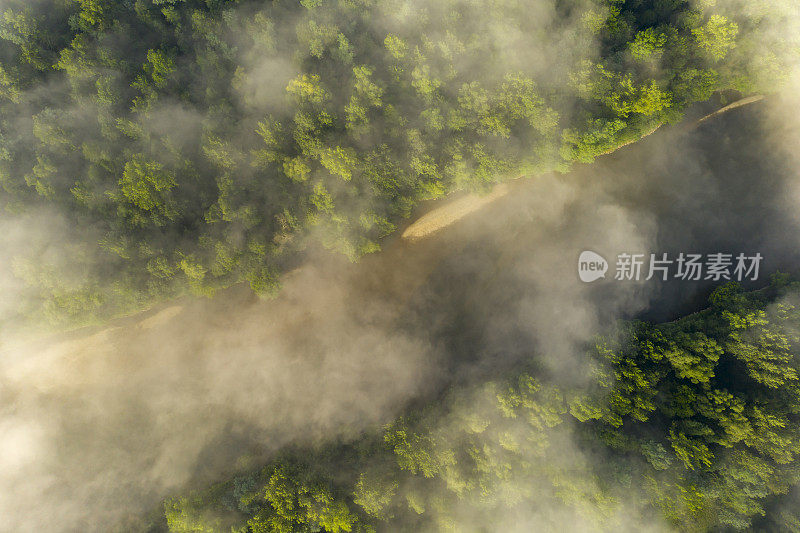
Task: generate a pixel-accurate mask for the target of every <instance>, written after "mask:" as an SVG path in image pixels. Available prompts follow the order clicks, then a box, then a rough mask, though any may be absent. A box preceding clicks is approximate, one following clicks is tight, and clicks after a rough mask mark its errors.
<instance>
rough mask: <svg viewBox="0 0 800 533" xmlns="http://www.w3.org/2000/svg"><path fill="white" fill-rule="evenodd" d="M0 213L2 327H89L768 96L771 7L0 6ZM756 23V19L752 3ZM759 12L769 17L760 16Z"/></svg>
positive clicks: (226, 0) (674, 1)
mask: <svg viewBox="0 0 800 533" xmlns="http://www.w3.org/2000/svg"><path fill="white" fill-rule="evenodd" d="M0 9H1V10H2V11H1V12H0V186H1V187H2V188H1V189H0V190H1V191H2V195H0V206H1V207H2V210H3V213H4V215H3V216H4V220H10V221H13V223H14V224H15V227H24V228H26V230H25V231H24V232H19V231H16V232H3V233H4V234H5V235H4V239H6V240H7V241H8V243H10V244H7V245H6V248H8V249H10V250H11V252H10V257H9V258H8V260H7V261H5V262H4V264H3V265H2V270H3V271H2V278H3V279H5V278H8V279H12V280H14V284H13V286H14V294H15V295H16V298H15V300H16V305H15V307H14V310H13V313H10V314H8V316H4V317H3V321H4V323H5V324H6V325H8V326H9V327H11V325H13V326H14V327H17V328H23V327H25V326H29V325H32V324H35V325H36V327H41V326H42V324H49V325H50V326H49V327H51V328H55V329H61V330H63V329H69V328H72V327H75V326H81V325H86V324H93V323H99V322H103V321H106V320H108V318H109V317H116V316H122V315H126V314H130V313H133V312H135V311H139V310H142V309H146V308H148V307H151V306H152V305H154V304H156V303H158V302H162V301H164V300H167V299H170V298H174V297H177V296H181V295H187V294H193V295H211V294H213V293H214V292H215V291H217V290H219V289H221V288H224V287H228V286H231V285H234V284H238V283H242V282H244V283H248V284H249V286H250V287H251V288H252V290H253V291H255V292H256V293H258V294H263V295H271V294H274V293H275V291H277V290H278V288H279V285H280V276H281V274H282V273H285V272H287V271H288V270H291V269H293V268H295V267H296V266H297V265H299V264H301V263H302V262H303V261H304V260H305V258H306V257H307V256H308V254H309V252H310V251H313V250H316V249H322V250H332V251H334V253H342V254H345V255H346V256H347V257H349V258H351V259H352V260H356V259H358V258H359V257H361V256H363V255H364V254H367V253H370V252H375V251H377V250H378V249H379V248H380V246H381V243H382V242H383V241H384V240H385V239H386V238H387V237H388V236H389V235H391V234H392V233H393V232H394V230H395V229H396V228H397V227H398V226H399V225H402V224H403V221H404V220H406V219H408V218H409V217H410V216H411V215H412V214H413V213H414V209H415V207H417V206H418V205H419V204H420V203H421V202H423V201H426V200H432V199H436V198H440V197H443V196H445V195H447V194H449V193H451V192H453V191H459V190H466V191H477V192H484V191H487V190H489V189H490V188H491V186H492V185H493V184H494V183H496V182H499V181H503V180H508V179H513V178H518V177H520V176H535V175H537V174H541V173H543V172H547V171H565V170H567V169H569V168H570V167H571V166H572V165H573V164H575V163H588V162H591V161H592V160H593V159H594V158H596V157H597V156H598V155H600V154H604V153H608V152H611V151H613V150H614V149H615V148H616V147H618V146H621V145H623V144H626V143H629V142H631V141H633V140H636V139H638V138H639V137H641V136H642V135H644V134H646V133H649V132H651V131H652V130H653V129H654V128H656V127H657V126H658V125H660V124H665V123H675V122H677V121H679V119H680V118H681V117H682V116H683V115H684V113H685V112H686V111H687V109H689V106H690V105H692V104H693V103H696V102H704V101H708V100H709V99H711V98H712V97H714V98H716V100H717V101H718V102H720V103H723V104H724V103H726V102H728V101H730V100H732V99H735V98H737V97H738V96H739V95H748V94H754V93H759V92H770V91H774V90H776V89H777V88H778V87H779V86H780V84H781V82H782V81H783V80H784V78H785V77H786V75H787V72H788V70H787V69H788V68H789V63H790V62H791V58H793V57H795V53H796V52H797V50H796V48H793V46H794V45H793V44H791V43H790V42H785V41H784V40H782V39H780V38H779V37H774V38H771V39H770V38H769V35H770V34H769V33H768V30H767V25H768V24H775V23H776V22H778V23H779V22H780V20H781V19H780V16H781V15H780V12H779V10H778V13H779V14H778V16H777V21H776V20H775V17H776V15H775V10H772V9H770V8H768V6H766V5H764V6H763V7H762V6H760V5H758V6H756V5H753V6H750V7H749V8H748V9H745V10H739V9H735V6H734V8H730V6H727V7H726V6H724V5H720V6H717V7H715V2H713V1H712V2H709V1H704V2H698V3H692V2H687V1H685V0H659V1H657V2H646V1H642V0H628V1H626V0H596V1H578V0H558V1H553V2H539V3H533V4H532V3H531V2H528V1H523V0H496V1H492V2H489V3H486V2H479V1H475V0H445V1H437V2H423V1H408V0H390V1H377V0H335V1H334V0H331V1H328V0H301V1H299V2H296V1H289V0H274V1H269V2H265V1H254V0H119V1H114V2H108V1H103V0H34V1H31V0H4V2H3V3H1V4H0ZM770 17H772V18H770ZM768 19H769V20H768Z"/></svg>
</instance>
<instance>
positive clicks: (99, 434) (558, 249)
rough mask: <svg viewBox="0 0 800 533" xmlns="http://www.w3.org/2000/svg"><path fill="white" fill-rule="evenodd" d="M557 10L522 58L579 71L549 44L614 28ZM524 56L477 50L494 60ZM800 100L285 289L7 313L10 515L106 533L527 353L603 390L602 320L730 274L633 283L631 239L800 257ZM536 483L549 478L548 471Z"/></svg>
mask: <svg viewBox="0 0 800 533" xmlns="http://www.w3.org/2000/svg"><path fill="white" fill-rule="evenodd" d="M404 4H405V5H406V7H407V9H412V8H413V7H414V4H415V3H413V2H412V3H408V2H406V3H404ZM731 5H732V7H731V9H735V8H736V5H734V3H732V4H731ZM737 5H738V4H737ZM542 6H543V7H542V8H541V9H542V12H541V13H539V14H538V15H539V19H540V20H542V29H541V31H542V32H543V33H542V39H544V40H545V41H547V42H548V43H549V44H548V47H549V48H548V49H547V50H545V51H544V52H542V51H540V52H539V53H536V54H534V53H533V52H531V54H530V55H528V54H520V55H513V54H510V53H508V50H510V49H514V48H516V47H517V46H518V39H520V38H521V37H520V36H515V35H498V36H495V37H494V41H495V42H497V43H498V47H499V52H498V54H499V55H500V56H503V55H507V56H508V57H510V58H513V61H514V62H520V63H524V64H525V65H527V66H528V67H527V68H531V69H533V70H536V71H537V72H549V71H552V72H553V76H554V78H553V79H554V80H557V79H558V75H559V68H560V66H561V65H562V63H561V61H560V60H559V61H548V60H547V58H552V57H554V56H557V55H558V53H557V51H558V50H561V49H564V48H565V49H567V50H569V51H570V52H571V53H572V54H574V55H575V56H580V57H583V56H586V55H591V54H592V53H593V52H592V51H591V50H592V46H591V44H592V43H591V40H590V39H589V38H587V37H586V36H584V35H576V34H575V33H572V29H569V31H564V32H563V33H561V34H560V37H561V39H560V40H557V41H549V40H548V39H550V36H551V34H549V33H547V30H548V29H549V28H551V27H552V25H553V19H554V18H555V17H556V15H555V13H554V12H553V11H552V10H551V7H552V6H551V5H550V4H549V3H548V4H542ZM0 9H2V0H0ZM398 13H402V10H399V11H398ZM398 19H399V20H398ZM402 22H403V21H402V17H400V16H399V15H398V16H397V18H396V19H391V18H387V20H385V21H379V22H378V23H379V24H385V25H386V26H387V28H392V29H393V30H395V31H398V32H399V31H403V28H402ZM567 26H569V25H567ZM576 27H577V25H576ZM570 28H571V27H570ZM406 31H413V29H408V30H406ZM575 31H578V30H577V29H575ZM567 41H569V42H567ZM244 57H245V58H246V61H247V62H248V65H249V66H248V67H247V68H246V69H245V70H246V73H245V74H244V75H243V77H242V79H241V80H240V81H241V86H240V90H241V94H242V98H243V101H245V102H246V103H247V105H249V106H252V108H253V109H254V114H255V113H256V111H257V112H259V113H260V112H263V111H264V110H267V109H271V110H275V109H277V108H278V107H279V106H280V105H283V104H282V103H281V102H279V101H277V100H276V99H274V98H273V97H272V96H273V94H272V89H271V88H272V87H273V85H274V87H280V88H282V87H284V86H285V80H286V79H290V78H291V77H293V76H294V75H295V72H294V68H295V67H294V66H293V65H292V63H291V61H289V60H288V59H287V60H285V61H284V60H276V59H275V58H270V59H269V60H268V61H266V62H265V61H262V57H261V56H260V55H259V54H258V53H251V54H245V55H244ZM572 60H573V59H569V60H567V59H565V60H564V63H563V64H567V63H569V62H571V61H572ZM276 61H277V62H276ZM531 65H533V67H531ZM513 66H514V65H510V66H509V65H492V68H489V67H487V66H480V67H478V66H476V77H481V78H483V77H491V76H493V75H494V72H493V70H494V68H497V72H504V71H505V70H506V69H507V68H510V67H513ZM553 83H554V84H557V83H558V82H557V81H553ZM265 84H266V85H265ZM265 87H266V88H267V89H264V88H265ZM798 105H800V101H798V92H797V91H796V90H795V86H794V85H790V89H789V90H787V91H785V92H784V93H783V94H781V95H773V96H769V97H768V98H766V99H765V100H764V101H762V102H758V103H754V104H751V105H748V106H745V107H743V108H741V109H737V110H733V111H730V112H728V113H726V114H724V115H722V116H720V117H716V118H714V119H712V120H709V121H707V122H705V123H703V124H702V125H700V126H699V127H696V128H692V127H689V124H690V122H691V120H690V121H688V122H685V123H683V124H679V125H675V126H664V127H662V128H661V129H660V130H659V131H657V132H656V133H654V134H653V135H651V136H649V137H647V138H646V139H644V140H642V141H640V142H638V143H636V144H634V145H630V146H628V147H626V148H623V149H622V150H620V151H618V152H617V153H615V154H612V155H609V156H604V157H602V158H600V159H599V160H598V161H597V162H595V163H593V164H591V165H586V166H581V167H578V168H576V169H574V170H573V171H571V172H569V173H566V174H556V173H553V174H546V175H542V176H536V177H533V178H529V179H528V178H525V179H519V180H515V181H513V182H512V183H511V184H510V185H509V189H510V192H509V193H508V194H506V195H504V196H502V197H501V198H499V199H497V200H495V201H493V202H491V203H489V204H487V205H486V206H484V207H482V208H481V209H480V210H478V211H476V212H474V213H472V214H470V215H469V216H467V217H465V218H464V219H462V220H460V221H458V222H457V223H455V224H454V225H452V226H449V227H447V228H445V229H443V230H441V231H439V232H437V233H435V234H434V235H431V236H428V237H426V238H424V239H421V240H419V241H415V242H408V241H404V240H403V239H401V238H400V237H399V236H395V237H390V238H388V239H387V240H386V242H385V243H384V250H383V251H381V252H380V253H378V254H374V255H371V256H367V257H365V258H364V259H362V260H361V261H360V262H358V263H355V264H354V263H351V262H349V261H347V260H346V259H345V258H343V257H341V256H338V255H336V254H334V253H332V252H328V251H323V250H315V251H314V252H313V253H312V254H310V257H309V258H308V261H307V263H306V264H304V265H302V266H300V267H299V268H298V269H296V270H294V271H292V272H290V273H289V274H287V275H286V276H285V277H284V279H283V287H282V289H281V292H280V294H279V295H278V296H277V297H276V298H275V299H267V300H262V299H259V298H256V297H255V296H253V295H252V294H251V293H250V291H249V290H248V289H246V288H245V287H242V286H235V287H233V288H230V289H227V290H224V291H220V292H219V293H218V294H216V295H215V296H214V297H213V298H209V299H203V298H194V297H185V298H181V299H178V300H175V301H171V302H167V303H165V304H163V305H160V306H158V307H157V308H155V309H152V310H150V311H148V312H145V313H142V314H137V315H134V316H132V317H130V318H126V319H117V320H115V321H112V322H111V323H109V324H108V325H104V326H96V327H91V328H84V329H81V330H77V331H73V332H68V333H60V334H55V335H46V336H45V335H42V336H40V337H36V336H33V337H31V335H30V334H28V335H26V336H25V337H24V338H23V337H22V336H21V335H18V333H19V332H18V331H17V330H16V328H17V324H15V323H14V322H5V323H4V324H5V330H4V331H3V335H4V337H3V338H4V341H5V344H4V345H3V353H2V354H1V355H0V517H2V520H0V521H1V522H2V523H0V530H2V531H14V532H17V531H20V532H21V531H53V532H57V531H106V530H109V529H110V528H111V527H113V526H114V525H115V524H117V523H119V522H120V521H124V520H125V519H126V517H129V516H134V515H139V514H141V513H146V512H149V511H150V510H152V509H153V508H155V507H157V506H158V504H159V502H160V501H161V500H162V499H163V498H165V497H167V496H170V495H174V494H177V493H180V492H182V491H185V490H187V489H190V488H198V487H203V486H205V485H206V484H208V483H211V482H213V481H217V480H220V479H224V478H225V477H226V476H228V475H230V474H232V473H234V472H238V471H243V470H246V469H248V468H255V467H257V466H259V465H261V464H263V463H264V462H266V461H268V460H269V458H270V457H273V456H274V454H275V452H276V451H277V450H279V449H280V448H281V447H284V446H287V445H300V446H314V445H319V444H321V443H329V442H335V441H337V440H340V441H349V440H353V439H355V438H357V437H358V436H359V435H360V434H361V433H362V432H364V431H367V430H374V429H375V428H378V427H380V425H382V424H385V423H387V422H389V421H391V420H392V419H393V418H394V417H396V416H398V415H399V414H401V413H403V412H404V411H405V410H406V409H407V408H409V407H410V406H414V405H418V403H420V402H424V401H429V400H431V399H435V398H438V397H439V396H440V395H441V393H442V391H444V390H446V389H447V388H448V387H450V386H458V387H460V388H462V389H463V390H466V391H469V392H467V394H471V393H472V392H471V391H473V390H474V389H475V388H477V387H478V386H479V385H480V384H481V383H483V382H485V381H486V380H489V379H495V378H502V377H505V376H506V375H509V374H513V372H514V371H515V369H516V368H518V367H519V365H521V364H525V365H533V366H535V367H536V368H537V369H539V371H540V372H542V373H543V374H546V375H548V376H550V377H551V378H552V379H554V380H556V381H557V382H559V383H564V384H569V385H580V384H581V383H582V382H583V381H584V380H585V379H587V374H586V372H587V371H586V368H585V361H584V360H583V358H584V353H583V351H584V348H585V346H586V344H587V343H589V342H591V340H592V339H593V338H594V337H595V335H597V334H599V333H602V332H603V331H605V330H606V328H608V327H610V326H611V325H612V324H613V323H614V322H615V321H616V320H618V319H630V318H641V319H646V320H653V321H666V320H672V319H674V318H676V317H678V316H681V315H682V314H686V313H690V312H693V311H696V310H698V309H700V308H702V307H703V305H704V302H705V300H706V298H707V296H708V294H709V293H710V291H711V290H712V289H713V287H714V286H716V284H715V283H712V282H709V281H698V282H690V281H681V280H670V281H669V282H666V283H663V282H660V281H657V280H651V281H639V282H635V281H617V280H614V279H613V278H614V272H613V269H614V258H615V257H616V255H617V254H619V253H623V252H627V253H644V254H647V255H648V256H649V254H650V253H654V254H658V255H660V254H661V253H668V254H670V256H671V257H674V256H675V255H677V254H678V253H680V252H684V253H703V254H708V253H716V252H723V253H731V254H734V255H736V254H738V253H740V252H741V253H746V254H753V253H756V252H758V253H760V254H761V255H762V256H763V257H764V262H763V263H762V265H761V272H760V276H759V279H758V280H757V281H753V282H750V283H747V284H746V286H747V287H749V288H759V287H762V286H764V285H766V283H767V282H768V278H769V275H770V274H772V273H775V272H779V271H789V272H795V271H797V270H798V268H800V246H798V244H800V243H798V235H800V215H798V200H799V199H800V160H798V155H797V151H796V147H797V146H798V145H799V144H800V122H797V121H796V120H795V117H793V115H796V113H794V111H795V110H796V109H798ZM564 111H568V110H564ZM704 111H705V109H697V110H694V112H695V114H697V115H700V114H702V113H703V112H704ZM154 117H155V118H154V119H153V120H152V121H151V122H150V124H149V125H150V126H151V127H152V131H153V132H154V135H166V133H165V131H171V132H172V133H170V135H172V137H173V138H178V139H179V140H180V138H179V137H180V136H179V133H180V130H181V129H182V128H184V127H185V126H186V125H187V124H192V123H194V122H195V121H197V120H199V119H198V118H197V117H196V116H195V115H194V114H193V113H192V111H191V110H180V109H178V108H177V107H176V108H174V109H170V110H169V111H168V112H164V111H163V110H159V112H157V113H155V115H154ZM176 124H178V125H176ZM172 130H175V131H172ZM187 135H188V134H187ZM176 136H177V137H176ZM181 142H185V143H187V144H188V143H190V142H191V140H190V139H189V138H186V139H183V140H181ZM509 142H514V139H510V140H509ZM76 231H77V232H78V233H80V231H86V232H91V231H92V230H91V228H79V229H78V230H76ZM399 233H401V232H398V235H399ZM0 235H2V237H1V238H0V245H1V246H2V247H3V251H4V254H3V256H4V257H11V256H12V255H14V252H16V251H17V250H19V249H20V248H25V249H26V250H27V251H28V252H29V255H30V256H32V257H42V256H46V255H47V254H48V253H52V251H51V250H50V249H49V247H48V243H47V241H48V240H52V241H64V240H69V239H70V238H76V232H75V231H72V229H70V228H64V223H63V222H61V221H60V218H59V215H58V214H57V213H51V212H41V213H37V215H36V216H35V217H34V218H33V220H30V219H22V218H9V219H6V220H3V221H2V223H0ZM39 238H41V239H44V242H38V241H37V239H39ZM584 250H592V251H595V252H598V253H600V254H601V255H603V256H604V257H605V258H606V259H608V260H609V262H610V263H611V265H610V270H609V273H608V275H607V276H606V279H604V280H598V281H597V282H594V283H591V284H586V283H582V282H581V281H580V280H579V278H578V273H577V261H578V256H579V255H580V253H581V252H582V251H584ZM56 259H57V260H64V261H68V259H69V258H63V257H59V258H56ZM65 268H66V267H65ZM2 272H3V273H2V276H0V289H2V290H3V294H4V298H3V300H2V302H0V314H5V313H4V310H6V309H8V310H14V311H16V310H18V307H19V306H23V305H26V304H25V301H24V298H25V295H26V294H27V293H26V292H25V291H26V290H28V289H26V288H25V287H26V285H25V284H24V283H23V281H21V280H20V279H19V276H18V275H15V270H14V269H13V268H12V269H9V268H8V265H5V266H4V268H3V271H2ZM16 272H17V273H18V269H17V271H16ZM73 273H74V275H76V276H83V275H86V272H84V271H81V270H78V269H76V270H75V271H74V272H73ZM9 312H10V311H9ZM452 416H454V417H457V416H458V413H457V412H456V413H454V414H452ZM447 423H448V419H447V418H445V419H444V420H443V421H442V431H446V430H447ZM569 429H570V428H565V429H564V430H563V431H562V432H560V433H559V434H558V435H557V437H556V438H557V439H559V440H558V443H559V445H558V448H559V450H560V452H561V455H560V458H561V461H563V465H569V466H570V467H571V468H575V469H581V468H589V467H590V466H591V462H592V461H593V460H594V459H595V458H591V457H584V456H582V455H581V453H580V452H579V451H578V449H577V446H575V445H574V443H573V442H572V441H571V434H570V431H569ZM512 482H513V483H515V484H518V485H519V486H524V487H525V490H528V491H535V490H542V491H544V490H545V488H544V485H543V484H542V485H540V483H542V480H540V479H537V480H513V481H512ZM517 488H519V487H517ZM544 501H549V500H544ZM455 514H456V515H457V516H459V517H460V520H463V521H464V523H470V524H473V525H476V524H478V525H483V526H485V527H487V528H490V529H491V530H494V531H528V530H531V529H533V528H536V527H538V526H540V525H541V524H547V525H549V526H550V527H570V530H574V531H578V530H581V529H580V528H583V529H582V530H585V531H592V530H593V529H592V528H593V527H594V526H592V525H591V524H590V523H589V522H587V523H586V524H578V523H576V522H574V521H573V520H574V519H575V517H574V516H569V515H566V514H563V513H562V512H561V511H560V510H559V509H557V508H547V507H545V506H541V507H535V506H534V507H532V508H531V510H530V512H529V513H526V514H524V516H505V517H501V516H497V515H491V516H486V515H485V514H480V513H477V512H474V510H469V509H463V510H457V512H456V513H455ZM654 520H655V519H654V518H653V517H650V516H648V515H647V513H646V511H643V510H641V509H638V508H635V504H634V503H629V502H625V501H621V502H620V504H619V506H618V509H617V510H616V512H615V514H614V516H612V517H611V518H610V519H609V522H608V523H609V524H612V525H613V528H612V526H609V528H611V529H609V530H612V529H613V530H629V531H644V530H646V529H645V528H651V529H652V530H653V531H661V530H665V529H666V527H665V526H662V525H661V524H660V523H658V522H655V521H654Z"/></svg>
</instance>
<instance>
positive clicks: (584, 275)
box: [578, 251, 764, 283]
mask: <svg viewBox="0 0 800 533" xmlns="http://www.w3.org/2000/svg"><path fill="white" fill-rule="evenodd" d="M763 259H764V258H763V256H762V255H761V254H760V253H755V254H752V255H747V254H744V253H740V254H738V255H734V254H726V253H713V254H706V255H702V254H687V253H683V252H681V253H680V254H678V255H677V256H673V257H670V256H669V254H666V253H662V254H632V253H621V254H618V255H617V260H616V263H615V274H614V279H615V280H616V281H642V280H644V281H649V280H651V279H653V278H658V279H660V280H662V281H667V280H668V279H680V280H686V281H700V280H707V281H732V280H735V281H744V280H752V281H756V280H758V275H759V270H760V266H761V261H762V260H763ZM608 268H609V266H608V262H607V261H606V260H605V259H604V258H603V256H601V255H600V254H598V253H595V252H590V251H585V252H583V253H581V255H580V258H579V259H578V275H579V276H580V278H581V281H583V282H585V283H591V282H593V281H596V280H598V279H600V278H605V273H606V271H608Z"/></svg>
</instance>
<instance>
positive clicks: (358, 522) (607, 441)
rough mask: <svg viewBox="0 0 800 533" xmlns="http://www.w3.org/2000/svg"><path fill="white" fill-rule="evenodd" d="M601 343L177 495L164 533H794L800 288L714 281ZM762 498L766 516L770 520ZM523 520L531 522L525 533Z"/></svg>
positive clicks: (799, 454)
mask: <svg viewBox="0 0 800 533" xmlns="http://www.w3.org/2000/svg"><path fill="white" fill-rule="evenodd" d="M710 304H711V305H710V307H709V308H708V309H706V310H704V311H702V312H699V313H696V314H693V315H690V316H687V317H685V318H682V319H680V320H677V321H675V322H671V323H666V324H661V325H651V324H646V323H640V322H633V323H624V324H622V325H620V327H619V328H618V331H617V333H615V334H613V335H611V336H608V337H605V338H600V339H598V341H597V344H596V346H595V347H593V348H592V349H591V350H590V351H589V353H588V354H587V355H588V358H589V360H591V361H592V362H593V363H592V364H591V365H590V367H591V371H589V372H588V373H587V376H586V377H587V379H586V382H585V383H582V384H571V385H565V384H563V383H557V382H555V381H554V380H552V379H548V378H547V377H546V376H534V375H532V373H531V372H528V371H524V372H522V373H520V374H519V375H518V376H517V377H515V378H512V379H510V380H508V381H505V382H497V383H490V384H487V385H485V386H483V387H481V388H480V390H470V391H466V390H454V391H451V393H450V394H449V396H448V399H447V401H445V402H443V403H442V404H440V405H438V406H436V407H431V408H429V409H427V410H424V411H422V412H413V413H409V414H408V415H407V416H406V417H403V418H401V419H399V420H397V421H395V422H394V423H392V424H390V425H388V426H387V427H386V428H385V429H384V431H383V433H381V434H377V435H373V436H367V437H365V438H364V439H362V440H361V441H360V442H358V443H356V444H352V445H338V446H335V445H334V446H329V447H327V448H324V449H317V450H294V451H287V452H286V453H285V454H284V456H283V457H281V458H279V459H278V460H276V461H275V462H274V463H273V464H270V465H268V466H267V467H265V468H264V469H263V470H261V471H260V472H252V473H244V474H242V475H240V476H239V477H237V478H235V479H234V480H232V481H230V482H227V483H222V484H219V485H217V486H215V487H214V488H213V489H211V490H210V491H209V492H206V493H202V494H195V495H194V496H192V497H183V498H176V499H173V500H169V501H168V502H167V503H166V506H165V509H166V513H165V518H166V524H167V525H168V528H169V530H170V531H175V532H190V531H241V532H278V531H280V532H292V531H327V532H342V531H527V530H536V531H550V530H557V529H560V528H561V527H563V525H564V524H570V525H571V526H574V527H575V528H576V529H581V528H583V529H581V530H589V531H597V530H603V531H621V530H625V531H644V530H648V531H653V530H655V531H698V532H699V531H725V530H729V531H739V530H744V529H748V528H749V527H751V526H752V524H753V520H759V521H760V522H759V526H758V527H757V528H756V529H757V530H759V531H767V530H773V531H800V527H798V525H799V524H800V515H798V514H797V508H796V505H794V506H793V505H791V504H790V502H791V500H789V504H788V505H787V504H786V502H784V504H782V503H781V501H782V500H781V497H782V495H786V494H787V493H789V492H790V490H793V487H796V486H797V484H798V482H800V425H799V424H798V422H800V380H798V371H800V284H798V283H796V282H789V281H788V279H787V278H784V277H780V276H779V277H776V278H775V279H774V280H773V283H772V284H771V286H769V287H768V288H766V289H763V290H761V291H757V292H752V293H744V292H742V290H741V289H740V288H739V287H738V286H737V285H736V284H730V285H726V286H723V287H720V288H719V289H717V290H716V291H715V292H714V293H713V294H712V296H711V298H710ZM766 505H769V507H770V510H771V511H770V513H766V512H765V506H766ZM526 524H528V525H530V528H529V529H526Z"/></svg>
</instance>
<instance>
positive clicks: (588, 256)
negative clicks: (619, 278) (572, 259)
mask: <svg viewBox="0 0 800 533" xmlns="http://www.w3.org/2000/svg"><path fill="white" fill-rule="evenodd" d="M606 272H608V261H606V260H605V258H604V257H603V256H602V255H600V254H598V253H595V252H592V251H589V250H586V251H585V252H582V253H581V256H580V257H579V258H578V276H580V278H581V281H583V282H584V283H591V282H593V281H597V280H598V279H600V278H605V277H606Z"/></svg>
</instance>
